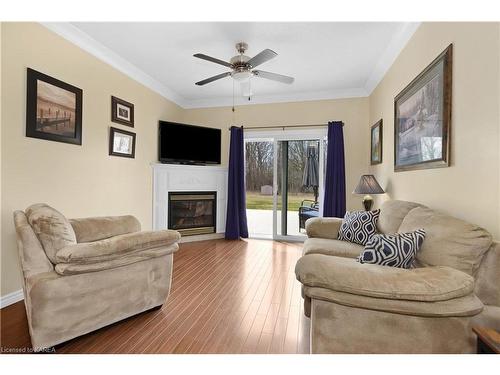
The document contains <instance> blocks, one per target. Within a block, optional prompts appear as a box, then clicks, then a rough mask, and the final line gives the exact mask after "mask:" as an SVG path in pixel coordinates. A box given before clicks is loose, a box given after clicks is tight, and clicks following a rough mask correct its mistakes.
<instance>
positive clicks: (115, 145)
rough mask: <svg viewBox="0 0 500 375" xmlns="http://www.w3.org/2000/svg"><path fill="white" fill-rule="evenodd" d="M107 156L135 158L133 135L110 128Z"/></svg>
mask: <svg viewBox="0 0 500 375" xmlns="http://www.w3.org/2000/svg"><path fill="white" fill-rule="evenodd" d="M109 154H110V155H114V156H123V157H125V158H135V133H132V132H129V131H126V130H121V129H117V128H113V127H110V128H109Z"/></svg>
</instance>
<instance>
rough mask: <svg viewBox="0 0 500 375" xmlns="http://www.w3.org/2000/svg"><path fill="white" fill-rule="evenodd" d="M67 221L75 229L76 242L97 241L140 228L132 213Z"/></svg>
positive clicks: (136, 230) (137, 230)
mask: <svg viewBox="0 0 500 375" xmlns="http://www.w3.org/2000/svg"><path fill="white" fill-rule="evenodd" d="M69 222H70V223H71V226H72V227H73V230H74V231H75V235H76V242H78V243H81V242H93V241H99V240H103V239H105V238H110V237H114V236H118V235H120V234H126V233H133V232H139V231H140V230H141V223H140V222H139V220H137V219H136V218H135V217H134V216H132V215H124V216H103V217H86V218H82V219H70V220H69Z"/></svg>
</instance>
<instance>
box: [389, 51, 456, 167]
mask: <svg viewBox="0 0 500 375" xmlns="http://www.w3.org/2000/svg"><path fill="white" fill-rule="evenodd" d="M452 59H453V45H452V44H450V45H449V46H448V47H447V48H446V50H444V51H443V52H442V53H441V54H440V55H439V56H438V57H437V58H436V59H435V60H434V61H433V62H432V63H431V64H430V65H429V66H428V67H427V68H425V69H424V71H423V72H422V73H420V74H419V75H418V76H417V77H416V78H415V79H414V80H413V81H411V82H410V84H409V85H408V86H406V87H405V88H404V89H403V91H401V93H399V94H398V96H396V98H395V99H394V171H395V172H400V171H410V170H417V169H428V168H442V167H448V166H449V165H450V131H451V95H452Z"/></svg>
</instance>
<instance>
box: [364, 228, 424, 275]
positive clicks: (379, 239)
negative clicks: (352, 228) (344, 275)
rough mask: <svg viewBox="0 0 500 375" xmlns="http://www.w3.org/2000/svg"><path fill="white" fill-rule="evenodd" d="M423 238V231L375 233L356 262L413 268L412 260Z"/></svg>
mask: <svg viewBox="0 0 500 375" xmlns="http://www.w3.org/2000/svg"><path fill="white" fill-rule="evenodd" d="M424 238H425V231H424V230H423V229H418V230H416V231H415V232H410V233H398V234H376V235H375V236H373V237H372V238H371V239H370V241H368V243H367V244H366V246H365V249H364V250H363V252H362V253H361V255H360V256H359V257H358V262H360V263H369V264H380V265H381V266H390V267H399V268H413V260H414V259H415V256H416V255H417V251H418V249H419V248H420V246H421V245H422V242H423V241H424Z"/></svg>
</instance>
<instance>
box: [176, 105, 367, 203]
mask: <svg viewBox="0 0 500 375" xmlns="http://www.w3.org/2000/svg"><path fill="white" fill-rule="evenodd" d="M335 120H338V121H343V122H344V124H345V125H344V147H345V165H346V189H347V209H359V208H360V205H361V203H360V202H361V198H360V197H359V196H354V195H352V194H351V192H352V191H353V190H354V188H355V186H356V184H357V183H358V180H359V176H360V175H361V174H363V173H366V172H367V171H368V161H369V159H368V158H369V149H368V136H367V133H366V124H367V122H368V98H353V99H337V100H320V101H309V102H296V103H277V104H256V105H245V106H240V107H236V112H235V114H234V120H233V113H232V111H231V108H230V107H220V108H200V109H190V110H185V111H184V115H183V121H184V122H186V123H191V124H199V125H207V126H211V127H217V128H221V129H222V135H223V137H222V158H223V159H222V163H223V164H224V165H227V159H228V154H229V151H228V150H229V131H228V130H227V129H228V127H229V126H231V125H233V124H237V125H238V126H240V125H243V126H244V127H245V128H251V127H252V126H266V125H303V124H326V123H327V122H328V121H335ZM274 130H276V129H274Z"/></svg>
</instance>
